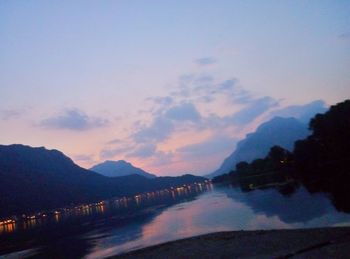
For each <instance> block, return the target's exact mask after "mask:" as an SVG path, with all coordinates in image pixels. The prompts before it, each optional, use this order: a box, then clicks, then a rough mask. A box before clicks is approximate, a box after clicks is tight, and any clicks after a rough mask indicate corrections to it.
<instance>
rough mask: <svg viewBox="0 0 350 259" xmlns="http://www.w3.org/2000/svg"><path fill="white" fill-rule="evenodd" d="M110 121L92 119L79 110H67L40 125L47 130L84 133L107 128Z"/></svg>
mask: <svg viewBox="0 0 350 259" xmlns="http://www.w3.org/2000/svg"><path fill="white" fill-rule="evenodd" d="M108 124H109V121H108V120H107V119H104V118H99V117H91V116H88V115H87V114H85V113H84V112H83V111H81V110H78V109H69V110H65V111H64V112H62V113H61V114H58V115H54V116H52V117H49V118H46V119H44V120H42V121H41V122H40V123H39V125H40V126H41V127H43V128H47V129H68V130H74V131H84V130H89V129H93V128H100V127H105V126H107V125H108Z"/></svg>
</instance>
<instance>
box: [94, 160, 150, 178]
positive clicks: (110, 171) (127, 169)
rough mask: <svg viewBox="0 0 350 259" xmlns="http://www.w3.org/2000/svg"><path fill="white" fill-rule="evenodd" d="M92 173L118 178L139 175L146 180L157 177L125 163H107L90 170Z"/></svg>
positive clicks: (121, 161)
mask: <svg viewBox="0 0 350 259" xmlns="http://www.w3.org/2000/svg"><path fill="white" fill-rule="evenodd" d="M90 170H91V171H94V172H96V173H99V174H102V175H104V176H108V177H116V176H126V175H132V174H137V175H141V176H144V177H146V178H155V177H156V176H155V175H153V174H150V173H147V172H145V171H144V170H142V169H140V168H137V167H134V166H133V165H132V164H130V163H128V162H126V161H124V160H119V161H109V160H107V161H105V162H103V163H101V164H97V165H95V166H93V167H92V168H90Z"/></svg>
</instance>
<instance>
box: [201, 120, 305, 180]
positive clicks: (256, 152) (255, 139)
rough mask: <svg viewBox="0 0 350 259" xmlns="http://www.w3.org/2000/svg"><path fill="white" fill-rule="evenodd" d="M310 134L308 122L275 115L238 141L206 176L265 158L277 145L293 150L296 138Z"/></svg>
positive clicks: (211, 176) (302, 137)
mask: <svg viewBox="0 0 350 259" xmlns="http://www.w3.org/2000/svg"><path fill="white" fill-rule="evenodd" d="M309 134H310V132H309V130H308V126H307V124H305V123H302V122H300V121H298V120H297V119H295V118H281V117H275V118H273V119H271V120H269V121H268V122H265V123H263V124H261V125H260V126H259V127H258V128H257V130H256V131H255V132H254V133H250V134H248V135H247V136H246V137H245V139H243V140H241V141H240V142H238V144H237V148H236V150H235V151H234V152H233V153H232V154H231V155H230V156H229V157H227V158H226V159H225V160H224V162H223V163H222V165H221V166H220V168H219V169H217V170H216V171H214V172H213V173H211V174H209V175H206V177H209V178H213V177H215V176H218V175H221V174H226V173H229V172H230V171H232V170H234V169H235V166H236V164H237V163H239V162H241V161H246V162H248V163H249V162H251V161H253V160H254V159H257V158H263V157H265V156H266V155H267V154H268V152H269V150H270V148H271V147H273V146H275V145H278V146H281V147H283V148H285V149H287V150H290V151H291V150H292V149H293V146H294V142H295V141H296V140H300V139H304V138H305V137H306V136H307V135H309Z"/></svg>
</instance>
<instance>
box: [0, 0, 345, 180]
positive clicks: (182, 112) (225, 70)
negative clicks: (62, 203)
mask: <svg viewBox="0 0 350 259" xmlns="http://www.w3.org/2000/svg"><path fill="white" fill-rule="evenodd" d="M349 13H350V1H336V0H329V1H322V0H320V1H277V0H276V1H232V0H228V1H221V0H219V1H205V0H198V1H192V0H183V1H181V0H179V1H167V0H165V1H163V0H162V1H151V0H150V1H141V0H140V1H132V0H125V1H0V98H1V101H0V144H6V145H7V144H13V143H21V144H26V145H31V146H45V147H46V148H49V149H58V150H60V151H62V152H64V153H65V154H66V155H68V156H69V157H71V158H72V159H73V160H74V161H75V162H76V163H77V164H79V165H81V166H83V167H87V168H89V167H91V166H92V165H94V164H96V163H99V162H102V161H104V160H119V159H125V160H127V161H129V162H131V163H133V164H134V165H135V166H138V167H141V168H143V169H144V170H146V171H149V172H152V173H155V174H157V175H178V174H182V173H194V174H205V173H210V172H212V171H213V170H215V169H217V168H218V167H219V165H220V164H221V162H222V161H223V159H224V158H225V157H226V156H227V155H229V154H230V153H231V152H232V151H233V150H234V148H235V144H236V143H237V141H239V140H240V139H242V138H243V137H244V136H245V135H246V134H247V133H249V132H251V131H253V130H254V129H255V128H256V127H257V126H258V125H259V124H260V123H261V122H263V121H266V120H268V119H269V118H271V117H272V116H274V115H284V116H289V115H293V114H289V112H290V111H292V110H293V109H291V108H290V106H294V107H295V106H296V107H299V106H300V107H299V108H300V109H301V110H302V109H304V108H305V107H313V106H322V105H331V104H335V103H337V102H339V101H342V100H344V99H346V98H350V15H349ZM316 100H322V101H317V102H314V101H316ZM309 103H311V104H310V105H309V106H304V105H306V104H309ZM305 109H306V108H305ZM294 110H295V109H294Z"/></svg>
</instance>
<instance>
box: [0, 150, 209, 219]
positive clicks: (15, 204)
mask: <svg viewBox="0 0 350 259" xmlns="http://www.w3.org/2000/svg"><path fill="white" fill-rule="evenodd" d="M0 179H1V188H0V217H2V216H8V215H14V214H19V213H31V212H35V211H39V210H43V209H54V208H58V207H64V206H70V205H74V204H81V203H87V202H95V201H99V200H103V199H109V198H113V197H121V196H128V195H134V194H136V193H142V192H149V191H155V190H159V189H164V188H169V187H171V186H179V185H183V184H189V183H193V182H201V181H203V180H205V178H203V177H197V176H193V175H183V176H179V177H156V178H152V179H149V178H146V177H143V176H140V175H135V174H134V175H128V176H121V177H105V176H103V175H100V174H98V173H95V172H93V171H89V170H87V169H84V168H82V167H79V166H78V165H76V164H75V163H74V162H73V161H72V160H71V159H70V158H69V157H67V156H65V155H64V154H63V153H62V152H60V151H58V150H47V149H45V148H44V147H39V148H33V147H30V146H24V145H18V144H17V145H9V146H5V145H0Z"/></svg>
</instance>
